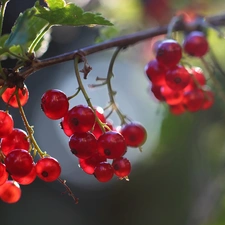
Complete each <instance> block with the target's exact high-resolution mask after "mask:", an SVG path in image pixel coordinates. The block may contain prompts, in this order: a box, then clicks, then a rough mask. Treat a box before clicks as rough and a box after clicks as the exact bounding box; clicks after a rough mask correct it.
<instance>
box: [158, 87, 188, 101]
mask: <svg viewBox="0 0 225 225" xmlns="http://www.w3.org/2000/svg"><path fill="white" fill-rule="evenodd" d="M161 93H162V95H163V96H164V98H165V101H166V103H167V104H168V105H176V104H179V103H181V102H182V100H183V96H184V95H183V91H174V90H172V89H171V88H169V87H168V86H166V85H165V86H163V87H161Z"/></svg>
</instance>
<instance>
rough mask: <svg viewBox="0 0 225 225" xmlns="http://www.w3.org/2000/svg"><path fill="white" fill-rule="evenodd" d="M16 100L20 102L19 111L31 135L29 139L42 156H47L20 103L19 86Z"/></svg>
mask: <svg viewBox="0 0 225 225" xmlns="http://www.w3.org/2000/svg"><path fill="white" fill-rule="evenodd" d="M15 94H16V100H17V103H18V106H19V112H20V115H21V118H22V120H23V123H24V126H25V128H26V130H27V133H28V136H29V139H30V141H31V143H32V145H33V147H34V149H35V150H36V151H37V152H38V154H39V155H40V157H41V158H43V157H44V156H47V153H46V152H42V151H41V149H40V147H39V146H38V144H37V142H36V140H35V138H34V135H33V134H34V130H33V127H32V126H30V124H29V122H28V120H27V117H26V115H25V112H24V110H23V107H22V105H21V103H20V99H19V95H18V88H17V89H16V93H15Z"/></svg>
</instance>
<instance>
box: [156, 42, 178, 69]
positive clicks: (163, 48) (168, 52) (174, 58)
mask: <svg viewBox="0 0 225 225" xmlns="http://www.w3.org/2000/svg"><path fill="white" fill-rule="evenodd" d="M181 57H182V49H181V46H180V44H179V43H178V42H177V41H175V40H173V39H167V40H164V41H162V42H161V43H160V44H159V46H158V48H157V52H156V59H157V61H158V62H159V63H161V64H163V65H164V66H166V67H173V66H175V65H177V63H179V61H180V59H181Z"/></svg>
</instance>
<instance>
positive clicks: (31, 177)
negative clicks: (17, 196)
mask: <svg viewBox="0 0 225 225" xmlns="http://www.w3.org/2000/svg"><path fill="white" fill-rule="evenodd" d="M36 174H37V173H36V169H35V164H33V168H32V170H31V171H30V173H28V174H27V175H26V176H24V177H18V176H13V175H12V176H11V177H12V179H13V180H15V181H16V182H18V183H19V184H22V185H28V184H31V183H32V182H33V181H34V180H35V178H36Z"/></svg>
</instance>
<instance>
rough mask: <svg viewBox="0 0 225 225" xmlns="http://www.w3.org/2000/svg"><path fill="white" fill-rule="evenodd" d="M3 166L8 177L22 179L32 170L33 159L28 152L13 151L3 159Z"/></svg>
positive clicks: (21, 150)
mask: <svg viewBox="0 0 225 225" xmlns="http://www.w3.org/2000/svg"><path fill="white" fill-rule="evenodd" d="M5 165H6V170H7V171H8V172H9V173H10V175H15V176H19V177H24V176H26V175H28V174H29V173H30V172H31V170H32V168H33V158H32V156H31V155H30V153H29V152H28V151H26V150H23V149H15V150H13V151H11V152H10V153H9V154H8V155H7V156H6V157H5Z"/></svg>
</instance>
